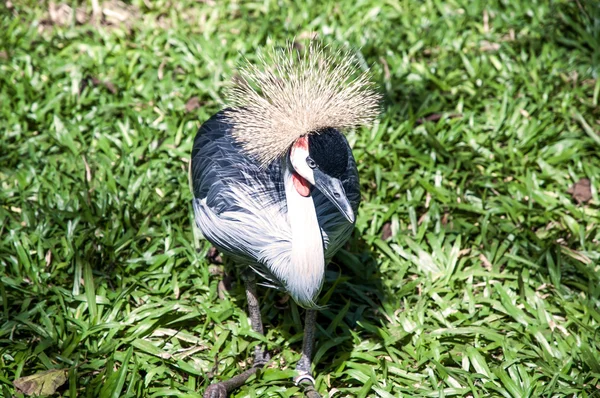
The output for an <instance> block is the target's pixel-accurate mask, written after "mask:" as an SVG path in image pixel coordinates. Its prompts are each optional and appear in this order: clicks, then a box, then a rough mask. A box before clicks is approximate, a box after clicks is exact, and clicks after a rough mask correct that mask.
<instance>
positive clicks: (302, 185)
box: [292, 172, 310, 197]
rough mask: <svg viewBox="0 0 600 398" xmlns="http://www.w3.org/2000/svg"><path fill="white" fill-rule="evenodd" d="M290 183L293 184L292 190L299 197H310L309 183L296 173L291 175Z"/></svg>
mask: <svg viewBox="0 0 600 398" xmlns="http://www.w3.org/2000/svg"><path fill="white" fill-rule="evenodd" d="M292 181H293V182H294V188H296V191H298V193H299V194H300V195H301V196H304V197H306V196H308V195H310V183H309V182H308V181H306V180H305V179H304V178H302V177H301V176H300V175H299V174H298V173H296V172H293V173H292Z"/></svg>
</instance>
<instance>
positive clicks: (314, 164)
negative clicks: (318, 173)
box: [306, 157, 317, 169]
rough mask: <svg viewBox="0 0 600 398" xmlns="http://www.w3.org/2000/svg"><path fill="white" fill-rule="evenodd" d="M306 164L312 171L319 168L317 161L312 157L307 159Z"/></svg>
mask: <svg viewBox="0 0 600 398" xmlns="http://www.w3.org/2000/svg"><path fill="white" fill-rule="evenodd" d="M306 164H307V165H308V167H310V168H311V169H314V168H315V167H317V164H316V163H315V161H314V160H313V159H312V158H311V157H308V158H306Z"/></svg>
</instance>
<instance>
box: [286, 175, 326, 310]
mask: <svg viewBox="0 0 600 398" xmlns="http://www.w3.org/2000/svg"><path fill="white" fill-rule="evenodd" d="M284 169H285V172H284V182H285V195H286V199H287V209H288V212H287V214H288V221H289V223H290V227H291V230H292V254H291V257H290V264H289V266H290V270H289V271H288V278H287V281H286V282H287V283H286V287H287V289H288V291H289V293H290V294H291V296H292V297H293V298H294V300H295V301H296V302H298V303H299V304H300V305H302V306H304V307H314V306H315V302H314V300H315V299H316V298H317V295H318V294H319V292H320V290H321V285H322V284H323V277H324V273H325V255H324V251H323V238H322V237H321V227H320V226H319V222H318V220H317V213H316V211H315V204H314V202H313V198H312V195H308V196H306V197H304V196H302V195H300V194H299V193H298V191H297V190H296V188H295V187H294V183H293V181H292V171H291V170H290V167H289V166H288V167H284Z"/></svg>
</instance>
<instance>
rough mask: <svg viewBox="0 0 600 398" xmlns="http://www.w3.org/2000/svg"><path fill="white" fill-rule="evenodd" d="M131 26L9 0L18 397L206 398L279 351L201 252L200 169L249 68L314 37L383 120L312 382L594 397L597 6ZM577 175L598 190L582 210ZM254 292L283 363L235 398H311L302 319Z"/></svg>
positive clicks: (5, 26) (316, 7) (0, 344)
mask: <svg viewBox="0 0 600 398" xmlns="http://www.w3.org/2000/svg"><path fill="white" fill-rule="evenodd" d="M101 3H102V2H101ZM69 4H70V5H73V4H74V2H69ZM104 4H105V6H106V8H107V9H109V10H110V9H113V10H114V4H113V3H108V2H105V3H104ZM83 7H84V8H85V10H83V11H85V12H87V15H89V13H90V10H91V2H90V3H89V4H88V3H86V4H84V6H83ZM117 11H118V12H120V13H121V14H124V13H125V12H127V13H129V18H128V20H127V22H126V23H118V22H113V23H112V24H108V23H107V22H106V21H105V22H104V23H101V24H100V26H98V24H97V23H96V24H95V25H94V24H93V23H90V22H87V21H80V22H77V21H76V20H75V19H74V18H73V17H67V18H64V21H63V23H64V24H63V25H59V24H52V23H51V21H50V20H49V13H48V6H47V5H38V4H37V2H33V1H28V2H20V1H13V2H12V6H11V8H7V5H6V3H3V4H2V5H0V136H1V138H0V184H1V186H0V201H1V202H0V203H1V206H0V220H1V226H0V278H1V279H0V302H1V306H0V391H1V392H2V394H3V395H4V397H11V396H16V397H22V396H23V394H22V393H19V392H16V391H15V389H14V387H13V381H14V380H16V379H18V378H20V377H23V376H28V375H32V374H35V373H38V372H42V371H46V370H52V369H67V370H68V375H67V379H68V380H67V383H65V384H64V386H62V387H61V388H60V389H59V393H60V394H61V396H64V397H102V398H104V397H165V396H175V397H199V396H200V395H201V393H202V391H203V390H204V388H205V387H206V386H207V385H208V384H210V383H211V382H212V381H214V380H217V379H218V378H227V377H230V376H232V375H234V374H236V373H238V372H239V371H240V370H241V369H243V368H244V367H245V366H247V365H248V363H249V362H248V361H247V360H246V359H247V358H248V357H251V354H252V352H253V347H254V345H256V344H258V343H259V342H260V339H259V338H258V336H256V334H254V333H253V332H252V331H251V328H250V326H249V322H248V319H247V316H246V315H245V299H244V295H243V291H242V289H241V287H240V284H239V283H237V284H234V288H233V290H231V291H230V292H229V294H228V295H227V297H226V298H225V299H219V298H218V293H217V285H218V283H219V281H220V280H221V276H220V275H219V274H218V272H217V271H218V270H215V267H214V266H209V265H208V262H207V260H206V253H207V251H208V249H209V246H208V244H207V243H206V242H203V241H198V240H197V239H195V236H194V232H193V222H192V221H193V220H192V216H191V213H192V209H191V206H190V200H191V194H190V192H189V189H188V185H187V167H188V162H189V154H190V151H191V146H192V139H193V136H194V134H195V132H196V129H197V128H198V126H199V125H200V123H201V122H202V121H204V120H206V119H207V118H208V117H209V116H210V115H211V114H212V113H214V112H216V111H217V110H219V109H220V108H221V106H222V94H223V89H224V87H225V86H226V83H227V81H228V79H229V78H230V77H231V75H232V74H233V73H234V71H235V67H236V64H237V63H238V62H239V61H240V59H241V57H242V55H245V56H247V57H249V58H250V59H252V58H253V56H254V54H255V49H256V48H258V47H261V46H264V45H265V44H267V43H270V42H278V43H279V42H284V41H285V40H287V39H290V38H292V37H305V36H309V35H310V32H312V31H315V32H318V34H319V36H320V37H321V38H322V39H323V40H324V41H325V42H332V43H341V44H349V45H351V46H352V47H354V48H357V49H360V50H359V51H360V52H359V54H360V56H361V57H362V59H363V60H364V65H370V66H371V67H372V71H373V75H374V80H375V81H376V82H377V83H378V85H379V86H380V87H381V91H382V93H383V94H384V97H385V102H384V113H383V115H382V117H381V120H380V122H379V123H378V124H377V125H376V126H374V127H373V128H372V129H364V130H360V131H357V132H355V133H351V134H350V135H349V137H350V141H351V143H352V145H353V147H354V152H355V156H356V158H357V160H358V164H359V172H360V176H361V183H362V184H361V185H362V192H363V204H362V205H361V208H360V210H359V213H358V219H357V225H356V230H355V233H354V235H353V239H352V240H351V241H350V243H349V244H348V246H347V247H346V250H344V251H342V252H341V253H340V254H339V255H338V256H337V257H336V259H335V261H334V263H333V264H331V265H330V267H329V268H328V270H327V284H326V286H325V287H324V293H323V294H322V300H321V303H322V304H323V305H324V306H325V307H326V308H325V310H324V311H322V312H321V313H320V315H319V318H318V321H319V323H320V328H319V330H318V336H317V340H318V341H317V351H316V355H315V373H316V375H317V377H316V380H317V388H318V390H319V391H321V392H322V393H325V392H326V391H328V392H329V394H330V396H333V395H335V396H350V397H367V396H369V397H397V396H409V397H410V396H415V397H420V396H428V397H444V396H464V397H489V396H493V397H535V396H546V397H592V396H598V395H599V394H600V328H599V325H600V207H599V205H600V198H599V195H600V194H599V192H598V191H599V187H600V177H599V176H600V155H599V154H600V135H599V133H600V108H599V107H598V97H599V95H600V80H598V72H599V70H600V6H598V5H596V3H595V2H593V1H592V0H589V1H588V2H585V1H584V0H580V1H579V2H573V1H568V0H561V1H559V0H556V1H533V0H518V1H517V0H515V1H494V0H490V1H485V0H475V1H467V0H445V1H442V0H425V1H419V2H417V1H408V0H405V1H398V2H394V1H388V2H385V1H375V0H361V1H358V2H355V1H354V0H341V1H339V2H335V3H333V2H331V3H327V4H321V2H318V1H309V2H307V3H306V4H304V5H296V4H294V3H292V2H285V1H281V2H274V1H270V0H266V1H260V2H252V1H249V2H235V3H227V2H221V1H217V2H210V1H207V2H195V1H176V2H167V1H157V2H144V1H141V0H140V1H134V2H133V4H132V5H131V7H130V8H129V9H128V10H126V11H123V10H121V11H119V10H117ZM85 15H86V14H81V16H84V17H85ZM106 18H108V16H106ZM113 21H114V20H113ZM82 22H83V23H82ZM192 97H197V99H198V100H199V104H200V107H199V108H196V109H191V108H192V107H188V108H190V109H188V110H186V103H187V102H188V100H189V99H190V98H192ZM431 115H434V117H431ZM440 116H441V117H440ZM428 117H429V119H434V120H427V119H426V118H428ZM435 119H439V120H435ZM581 178H588V179H589V180H590V181H591V188H592V198H591V200H589V201H587V202H583V203H577V201H575V200H573V198H572V197H571V195H570V194H569V193H568V192H567V190H568V189H569V188H570V187H571V186H572V185H573V184H574V183H575V182H577V181H579V180H580V179H581ZM384 230H385V231H387V233H386V234H385V235H386V236H383V237H382V231H384ZM390 233H391V236H389V237H388V236H387V235H389V234H390ZM384 238H386V239H384ZM259 294H260V298H261V301H262V304H263V319H264V322H265V326H266V328H267V331H268V332H267V336H266V342H267V344H268V348H269V350H270V352H271V353H272V354H273V359H274V360H273V364H272V366H270V367H269V368H267V369H265V370H264V371H263V372H261V373H260V374H259V375H258V376H257V377H256V378H253V379H251V381H250V383H249V384H248V385H246V386H245V387H243V388H241V389H240V390H238V391H237V392H236V393H235V396H238V397H245V396H256V397H258V396H282V397H287V396H293V395H294V394H297V393H298V389H297V388H296V387H294V385H293V383H292V380H291V378H292V376H293V369H294V366H295V362H296V361H297V360H298V359H299V356H300V354H299V351H300V347H301V339H302V327H301V318H302V310H301V309H298V308H297V307H296V306H295V305H294V304H293V303H291V302H290V301H288V302H285V301H284V300H282V296H281V294H279V293H277V292H274V291H272V290H266V289H264V290H261V291H260V292H259ZM57 373H59V374H60V372H57Z"/></svg>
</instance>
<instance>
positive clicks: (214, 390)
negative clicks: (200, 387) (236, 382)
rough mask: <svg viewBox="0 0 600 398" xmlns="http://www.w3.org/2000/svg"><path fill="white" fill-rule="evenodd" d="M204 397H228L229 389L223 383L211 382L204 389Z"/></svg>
mask: <svg viewBox="0 0 600 398" xmlns="http://www.w3.org/2000/svg"><path fill="white" fill-rule="evenodd" d="M203 397H204V398H227V389H226V388H225V386H224V385H223V384H221V383H218V384H211V385H210V386H208V388H207V389H206V391H204V395H203Z"/></svg>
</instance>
